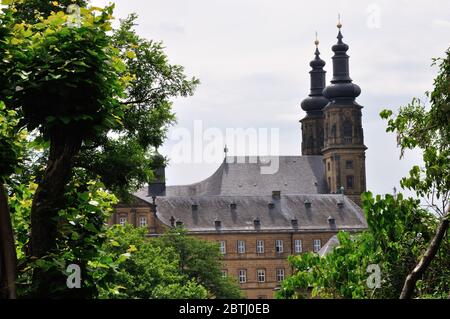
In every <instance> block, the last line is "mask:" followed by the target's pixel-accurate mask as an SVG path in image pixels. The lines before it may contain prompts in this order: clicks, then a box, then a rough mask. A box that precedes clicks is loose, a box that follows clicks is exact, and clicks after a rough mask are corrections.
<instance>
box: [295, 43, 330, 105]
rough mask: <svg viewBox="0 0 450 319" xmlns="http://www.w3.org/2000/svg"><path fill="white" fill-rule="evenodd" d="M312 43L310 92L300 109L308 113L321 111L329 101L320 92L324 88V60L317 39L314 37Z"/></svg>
mask: <svg viewBox="0 0 450 319" xmlns="http://www.w3.org/2000/svg"><path fill="white" fill-rule="evenodd" d="M314 43H315V45H316V52H315V58H314V60H312V61H311V63H310V64H309V65H310V66H311V68H312V70H311V71H310V72H309V74H310V75H311V93H310V94H309V97H308V98H306V99H305V100H303V102H302V104H301V107H302V109H303V110H304V111H306V112H307V113H308V114H310V113H321V112H322V109H323V108H324V107H325V106H326V105H327V104H328V103H329V100H328V99H326V98H325V97H324V96H323V94H322V92H323V89H324V88H325V76H326V71H325V70H324V69H323V68H324V66H325V61H324V60H322V59H321V58H320V51H319V41H318V40H317V39H316V41H315V42H314Z"/></svg>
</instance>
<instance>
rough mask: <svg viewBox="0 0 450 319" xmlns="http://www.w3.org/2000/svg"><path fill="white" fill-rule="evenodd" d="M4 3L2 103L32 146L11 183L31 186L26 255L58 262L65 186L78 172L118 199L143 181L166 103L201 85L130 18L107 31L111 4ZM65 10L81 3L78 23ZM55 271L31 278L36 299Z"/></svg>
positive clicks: (67, 205) (69, 204)
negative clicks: (137, 29) (135, 28)
mask: <svg viewBox="0 0 450 319" xmlns="http://www.w3.org/2000/svg"><path fill="white" fill-rule="evenodd" d="M2 4H5V5H7V7H6V8H3V9H2V11H1V13H0V18H1V19H0V21H1V24H0V35H1V37H2V41H0V54H2V60H1V61H0V73H1V74H0V98H1V99H3V100H4V102H5V105H6V109H7V110H8V111H11V110H14V111H16V112H17V114H18V116H19V119H20V121H19V122H18V123H16V124H15V125H16V127H15V132H16V133H17V132H20V131H21V130H23V129H25V128H26V129H28V130H29V131H30V132H32V133H31V135H30V136H32V138H33V141H32V143H34V144H35V145H34V146H35V149H39V151H34V150H31V151H30V152H29V154H27V155H30V157H29V158H28V161H29V162H28V163H27V164H30V165H29V166H28V167H26V168H24V169H22V172H20V173H18V174H15V176H14V180H13V182H11V184H14V185H12V186H18V185H19V184H20V183H22V184H25V185H28V184H29V183H30V182H35V183H36V185H37V189H36V190H35V192H34V193H33V198H32V205H31V210H30V218H31V227H30V232H29V233H28V235H29V236H30V237H31V240H30V242H29V245H28V248H29V249H28V250H27V254H28V257H33V258H37V259H43V260H46V259H48V258H50V259H51V260H55V258H54V255H55V254H57V253H58V249H59V248H60V247H58V245H59V244H60V243H61V242H60V241H59V240H60V236H61V234H62V233H63V232H64V230H63V229H62V225H64V220H65V218H66V217H67V216H65V215H64V214H66V213H67V212H68V211H70V209H74V208H75V207H76V206H73V205H74V202H73V201H72V199H71V198H70V196H69V194H71V193H70V191H71V190H70V189H68V187H73V186H74V185H75V184H74V183H76V182H77V181H79V179H78V177H77V176H76V173H75V172H78V171H80V170H82V171H83V174H84V175H85V177H83V180H84V181H98V178H100V179H101V181H102V182H103V184H104V185H105V187H106V188H107V189H109V190H113V191H114V192H115V193H117V194H118V195H119V196H122V195H123V194H126V193H129V192H131V191H132V190H134V189H136V188H138V187H139V186H141V185H142V184H144V183H145V182H148V181H149V180H150V179H151V178H152V171H151V168H153V167H154V164H155V163H152V162H151V161H150V158H151V157H150V155H151V152H152V150H154V149H155V148H157V147H158V146H159V145H161V143H162V140H163V138H164V136H165V133H166V131H167V127H168V125H170V124H171V123H172V122H173V121H174V116H173V114H172V113H171V111H170V108H171V103H170V99H171V98H172V97H174V96H179V95H181V96H186V95H190V94H192V92H193V90H194V88H195V86H196V84H197V83H198V81H197V80H196V79H191V80H188V79H186V77H185V75H184V74H183V68H182V67H179V66H173V65H171V64H169V62H168V59H167V57H166V56H165V54H164V52H163V50H162V46H161V45H160V44H154V43H152V42H150V41H146V40H143V39H141V38H140V37H139V36H138V35H136V34H135V33H134V31H133V30H132V28H133V25H134V23H133V22H132V21H134V20H133V19H135V17H133V18H130V19H128V20H126V21H125V22H123V23H122V24H121V27H120V28H119V29H118V30H112V27H111V21H112V19H113V17H112V13H113V5H111V6H108V7H106V8H103V9H102V8H94V7H89V6H88V3H87V1H66V0H64V1H59V2H55V1H34V0H8V1H6V0H3V1H2ZM69 4H77V5H79V6H81V9H80V11H79V18H80V19H79V21H77V23H76V25H75V26H74V25H73V24H72V23H69V22H71V21H72V18H73V15H72V14H70V13H67V12H66V10H67V9H68V6H69ZM147 85H149V86H148V87H147ZM110 133H115V134H110ZM117 136H118V137H119V138H116V137H117ZM127 158H128V161H127ZM146 159H147V160H146ZM130 162H131V163H132V164H136V165H130ZM109 163H114V164H115V165H114V166H112V165H108V164H109ZM16 164H17V162H16ZM16 166H17V165H16ZM12 186H11V188H10V189H11V190H13V189H14V187H12ZM6 210H7V208H6ZM11 210H12V211H14V210H15V208H14V207H12V208H11ZM61 212H65V213H63V214H62V215H61ZM2 233H3V230H2ZM98 235H99V234H98ZM2 236H3V234H2ZM5 236H6V235H5ZM100 242H101V241H100ZM66 244H67V243H66ZM87 245H88V244H87ZM41 264H42V263H41ZM82 264H83V265H86V263H82ZM35 265H36V263H35ZM53 268H54V267H45V269H44V267H40V269H39V267H38V268H36V269H35V271H33V276H34V279H33V280H34V283H33V284H35V285H37V288H36V294H37V295H39V296H51V295H52V291H50V290H51V289H53V288H52V287H50V286H49V285H47V283H48V282H54V281H53V280H52V277H51V276H53V274H55V272H53V270H52V269H53ZM84 271H85V270H84ZM56 273H57V272H56ZM60 277H61V276H59V277H58V278H60ZM53 279H54V278H53ZM56 282H59V283H60V284H61V285H63V284H64V285H65V283H63V282H61V280H56ZM88 295H91V293H90V292H87V296H88Z"/></svg>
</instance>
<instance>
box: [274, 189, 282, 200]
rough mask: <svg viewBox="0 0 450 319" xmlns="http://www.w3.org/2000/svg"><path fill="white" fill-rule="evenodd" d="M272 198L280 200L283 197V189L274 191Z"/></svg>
mask: <svg viewBox="0 0 450 319" xmlns="http://www.w3.org/2000/svg"><path fill="white" fill-rule="evenodd" d="M272 198H273V199H275V200H279V199H280V198H281V191H272Z"/></svg>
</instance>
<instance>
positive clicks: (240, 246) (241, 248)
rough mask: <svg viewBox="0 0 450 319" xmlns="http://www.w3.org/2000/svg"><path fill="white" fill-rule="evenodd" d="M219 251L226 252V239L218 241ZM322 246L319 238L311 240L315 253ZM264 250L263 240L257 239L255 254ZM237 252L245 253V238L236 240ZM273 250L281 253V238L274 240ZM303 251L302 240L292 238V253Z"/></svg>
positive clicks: (282, 250) (282, 245)
mask: <svg viewBox="0 0 450 319" xmlns="http://www.w3.org/2000/svg"><path fill="white" fill-rule="evenodd" d="M219 247H220V252H221V253H222V254H223V255H225V254H226V253H227V242H226V241H224V240H223V241H220V242H219ZM321 248H322V243H321V241H320V239H314V241H313V251H314V252H315V253H316V252H318V251H319V250H320V249H321ZM264 251H265V244H264V240H257V241H256V253H257V254H264ZM237 252H238V254H245V252H246V242H245V240H238V241H237ZM275 252H277V253H283V252H284V243H283V241H282V240H275ZM301 252H303V243H302V240H300V239H296V240H294V253H296V254H299V253H301Z"/></svg>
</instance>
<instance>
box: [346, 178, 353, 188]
mask: <svg viewBox="0 0 450 319" xmlns="http://www.w3.org/2000/svg"><path fill="white" fill-rule="evenodd" d="M347 188H353V176H351V175H350V176H347Z"/></svg>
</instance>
